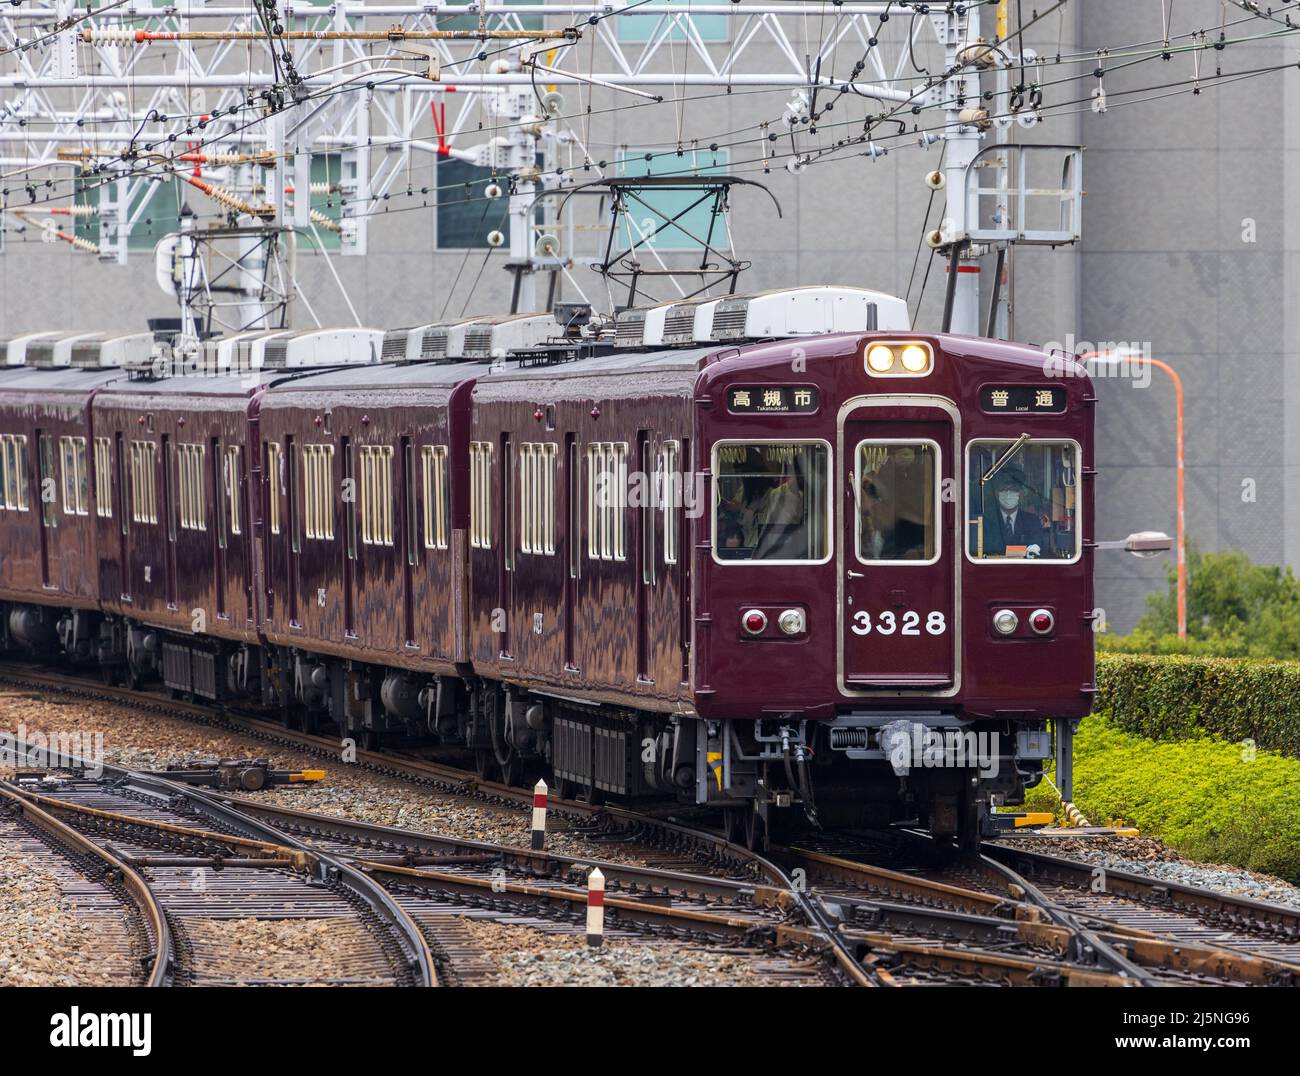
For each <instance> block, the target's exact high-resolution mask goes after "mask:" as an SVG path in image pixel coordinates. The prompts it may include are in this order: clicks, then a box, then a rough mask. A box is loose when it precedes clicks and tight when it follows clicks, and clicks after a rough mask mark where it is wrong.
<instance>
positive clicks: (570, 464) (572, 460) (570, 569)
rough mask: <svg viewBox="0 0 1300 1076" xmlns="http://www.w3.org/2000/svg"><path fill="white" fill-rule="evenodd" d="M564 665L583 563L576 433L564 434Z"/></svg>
mask: <svg viewBox="0 0 1300 1076" xmlns="http://www.w3.org/2000/svg"><path fill="white" fill-rule="evenodd" d="M564 476H565V483H564V490H565V493H564V545H563V547H562V548H561V550H560V552H561V554H562V555H563V557H564V667H565V669H572V668H574V662H573V637H574V630H573V629H574V620H575V618H576V617H577V613H578V602H577V597H578V594H577V590H578V572H579V570H580V566H581V564H582V559H581V558H582V486H581V485H580V484H579V483H580V482H581V481H582V463H581V456H580V455H579V453H578V438H577V435H576V434H572V433H570V434H565V437H564Z"/></svg>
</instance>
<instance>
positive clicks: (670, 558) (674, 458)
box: [659, 441, 682, 564]
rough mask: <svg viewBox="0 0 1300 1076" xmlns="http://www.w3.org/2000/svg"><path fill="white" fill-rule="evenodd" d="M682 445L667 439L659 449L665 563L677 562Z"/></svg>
mask: <svg viewBox="0 0 1300 1076" xmlns="http://www.w3.org/2000/svg"><path fill="white" fill-rule="evenodd" d="M680 462H681V446H680V445H679V444H678V442H676V441H665V442H664V443H663V447H662V448H661V449H660V451H659V474H660V480H659V495H660V498H661V503H662V505H663V513H664V563H665V564H676V563H677V514H678V512H679V511H680V510H681V492H680V491H681V488H682V486H681V475H680V473H679V471H678V467H679V466H680Z"/></svg>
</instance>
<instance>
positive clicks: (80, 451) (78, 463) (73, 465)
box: [59, 437, 90, 516]
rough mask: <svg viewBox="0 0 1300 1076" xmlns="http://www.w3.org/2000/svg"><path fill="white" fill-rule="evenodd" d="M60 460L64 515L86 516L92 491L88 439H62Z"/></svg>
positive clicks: (60, 441)
mask: <svg viewBox="0 0 1300 1076" xmlns="http://www.w3.org/2000/svg"><path fill="white" fill-rule="evenodd" d="M59 458H60V464H61V477H62V479H63V514H64V515H65V516H84V515H87V514H89V512H90V504H89V496H90V490H89V487H88V483H87V475H86V439H85V438H84V437H60V438H59Z"/></svg>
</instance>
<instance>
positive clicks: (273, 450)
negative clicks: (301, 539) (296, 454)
mask: <svg viewBox="0 0 1300 1076" xmlns="http://www.w3.org/2000/svg"><path fill="white" fill-rule="evenodd" d="M266 483H267V490H268V491H269V496H268V498H267V500H268V501H269V502H270V511H269V515H270V517H271V533H272V534H279V533H280V498H281V497H282V496H284V477H283V475H282V474H281V472H280V446H279V444H277V443H276V442H275V441H267V442H266Z"/></svg>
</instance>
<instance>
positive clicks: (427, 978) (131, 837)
mask: <svg viewBox="0 0 1300 1076" xmlns="http://www.w3.org/2000/svg"><path fill="white" fill-rule="evenodd" d="M106 771H107V773H108V775H109V777H110V780H108V781H104V780H87V779H84V778H76V777H68V778H57V779H54V780H47V781H45V782H43V787H42V788H41V789H40V790H39V791H38V790H37V789H36V788H34V787H32V786H31V785H30V784H28V783H21V782H20V783H18V784H9V785H8V786H7V789H6V791H7V792H8V793H9V796H10V798H11V801H18V802H21V805H22V809H23V813H24V814H28V813H36V812H39V813H40V814H42V815H45V816H49V817H52V818H54V819H55V820H56V821H57V822H58V823H59V824H60V825H61V826H62V827H63V829H64V831H65V832H69V833H73V834H75V836H76V837H77V838H78V839H79V840H80V842H81V846H82V847H83V848H85V847H94V848H95V849H96V850H98V851H100V852H102V853H103V854H104V855H105V856H107V857H110V858H111V859H112V860H113V861H114V862H116V863H117V864H120V865H121V868H122V869H124V870H128V871H130V872H131V876H132V877H134V878H137V879H138V880H139V884H140V885H141V886H142V887H143V889H144V890H145V891H146V892H147V894H148V896H149V900H150V901H151V903H152V905H153V906H154V908H155V909H156V910H157V913H158V915H159V917H160V920H161V922H162V923H163V925H164V934H163V936H164V938H169V939H170V944H169V945H168V946H167V947H166V948H165V951H164V952H163V953H162V954H161V955H160V957H159V963H160V964H161V965H164V966H163V967H162V969H161V970H160V971H159V972H158V978H157V985H163V984H164V983H165V984H167V985H235V984H240V985H248V984H276V985H345V984H346V985H382V986H429V985H434V984H435V983H436V976H435V973H434V968H433V962H432V959H431V957H430V954H429V951H428V948H427V945H426V943H425V941H424V936H423V934H422V933H421V932H420V931H419V930H418V928H417V927H416V926H415V925H414V924H413V923H412V922H411V921H410V920H409V918H408V917H407V916H406V913H405V912H404V911H402V909H401V908H400V906H399V905H398V904H397V903H396V902H395V901H393V900H392V899H391V897H390V896H389V894H387V893H386V892H385V891H384V890H383V889H382V887H380V886H378V885H377V884H376V883H375V882H374V881H373V880H372V879H370V878H368V877H367V876H366V875H365V874H364V873H363V872H361V871H359V870H357V868H356V867H354V866H353V865H351V864H350V863H347V862H345V861H342V860H339V859H336V858H335V857H332V856H327V855H324V854H321V853H319V852H316V851H313V850H311V849H309V848H307V847H306V846H305V845H302V844H301V843H299V842H296V841H293V840H292V839H291V838H287V839H286V838H285V837H284V836H283V835H280V834H278V833H277V832H276V831H274V830H272V829H270V828H269V827H266V826H263V825H262V824H260V823H258V822H256V821H255V820H253V819H249V818H246V817H244V816H241V815H240V814H239V813H238V812H237V811H234V810H231V809H230V808H228V807H226V806H224V805H222V804H220V803H218V802H216V801H215V800H212V799H210V798H209V797H207V796H205V795H204V794H203V793H201V792H199V791H197V790H195V789H192V788H186V787H184V786H181V785H178V784H175V783H173V782H169V781H165V780H162V779H157V778H151V777H147V776H143V775H140V774H135V773H131V772H129V771H124V770H118V769H113V768H109V767H106Z"/></svg>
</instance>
